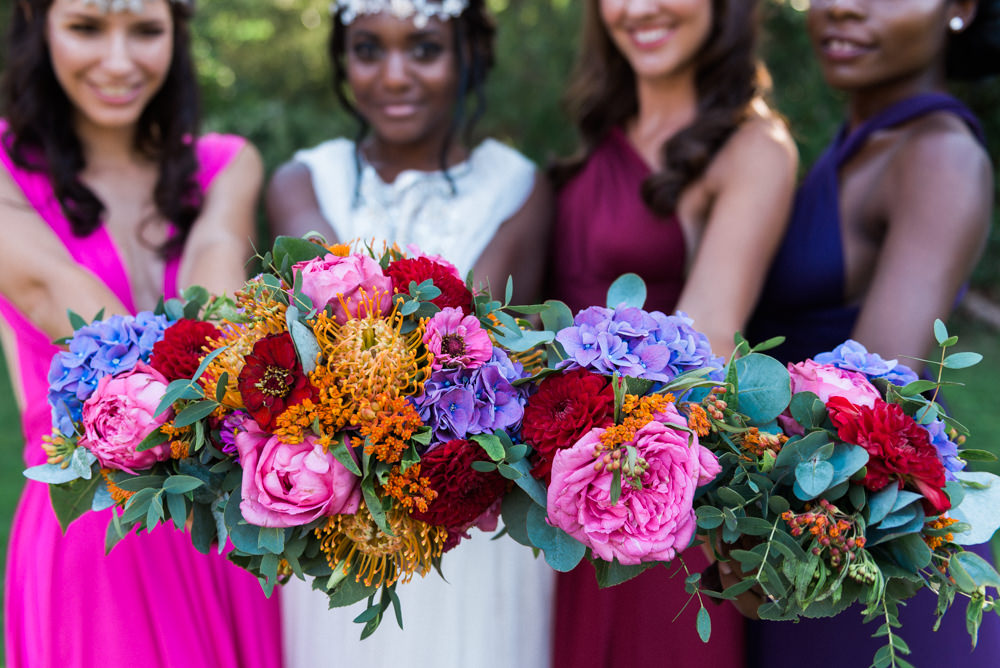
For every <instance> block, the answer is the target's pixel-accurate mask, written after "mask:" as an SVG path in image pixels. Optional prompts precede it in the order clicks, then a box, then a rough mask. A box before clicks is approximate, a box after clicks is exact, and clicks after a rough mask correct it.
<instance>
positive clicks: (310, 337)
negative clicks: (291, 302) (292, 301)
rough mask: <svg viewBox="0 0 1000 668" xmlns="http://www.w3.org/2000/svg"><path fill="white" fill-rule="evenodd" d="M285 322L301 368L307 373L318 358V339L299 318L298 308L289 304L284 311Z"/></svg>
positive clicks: (314, 367) (310, 371)
mask: <svg viewBox="0 0 1000 668" xmlns="http://www.w3.org/2000/svg"><path fill="white" fill-rule="evenodd" d="M285 323H286V324H287V325H288V333H289V334H290V335H291V337H292V343H293V344H295V352H296V353H297V354H298V356H299V362H300V363H301V364H302V370H303V371H304V372H305V373H307V374H309V373H312V372H313V371H314V370H315V369H316V360H317V359H319V354H320V348H319V341H317V340H316V335H315V334H313V333H312V330H311V329H309V328H308V327H306V326H305V325H303V324H302V322H301V321H300V320H299V310H298V309H297V308H295V307H294V306H289V307H288V310H286V311H285Z"/></svg>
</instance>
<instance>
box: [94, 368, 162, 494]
mask: <svg viewBox="0 0 1000 668" xmlns="http://www.w3.org/2000/svg"><path fill="white" fill-rule="evenodd" d="M167 384H168V381H167V379H166V378H164V377H163V374H161V373H160V372H159V371H157V370H156V369H154V368H153V367H151V366H149V365H148V364H146V363H144V362H136V365H135V366H134V367H133V368H132V369H131V370H129V371H127V372H125V373H122V374H119V375H117V376H104V377H103V378H101V380H100V381H98V383H97V389H96V390H94V393H93V394H91V395H90V398H89V399H87V401H85V402H84V404H83V437H82V438H81V439H80V445H82V446H84V447H85V448H87V449H88V450H90V451H91V452H92V453H94V455H96V456H97V459H98V461H100V463H101V466H102V467H104V468H109V469H120V470H122V471H128V472H129V473H132V474H135V469H148V468H150V467H151V466H152V465H153V464H155V463H156V462H161V461H163V460H165V459H169V457H170V445H169V444H167V443H164V444H162V445H158V446H156V447H155V448H151V449H149V450H144V451H142V452H137V451H136V448H137V447H138V446H139V444H140V443H142V441H143V439H144V438H146V437H147V436H149V435H150V434H152V433H153V432H154V431H156V429H157V428H159V426H160V425H161V424H163V423H164V422H166V421H167V418H169V417H170V411H164V412H163V414H161V415H159V416H156V415H155V412H156V407H157V406H158V405H159V403H160V400H161V399H163V395H164V393H165V392H166V391H167Z"/></svg>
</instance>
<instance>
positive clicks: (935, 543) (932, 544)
mask: <svg viewBox="0 0 1000 668" xmlns="http://www.w3.org/2000/svg"><path fill="white" fill-rule="evenodd" d="M956 522H958V520H956V519H955V518H954V517H945V516H944V515H942V516H941V517H939V518H937V519H936V520H933V521H931V522H928V523H927V528H928V529H936V530H939V531H940V530H941V529H947V528H948V527H950V526H951V525H952V524H955V523H956ZM953 540H955V536H954V534H952V533H951V532H950V531H949V532H948V533H946V534H945V535H944V536H924V542H925V543H927V547H929V548H931V549H932V550H936V549H938V548H939V547H941V546H942V545H944V544H945V543H950V542H952V541H953Z"/></svg>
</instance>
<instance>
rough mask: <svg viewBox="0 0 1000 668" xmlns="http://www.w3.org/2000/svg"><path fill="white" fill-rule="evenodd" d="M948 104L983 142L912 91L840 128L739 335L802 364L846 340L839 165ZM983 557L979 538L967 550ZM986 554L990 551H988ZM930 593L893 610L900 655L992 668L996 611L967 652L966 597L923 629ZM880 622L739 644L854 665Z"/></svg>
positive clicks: (772, 627)
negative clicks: (776, 339) (769, 342)
mask: <svg viewBox="0 0 1000 668" xmlns="http://www.w3.org/2000/svg"><path fill="white" fill-rule="evenodd" d="M940 111H947V112H950V113H953V114H955V115H957V116H959V117H960V118H962V119H963V120H964V121H965V122H966V123H967V124H968V126H969V128H970V129H971V130H972V132H973V133H974V134H975V135H976V137H977V138H978V139H979V140H980V141H981V142H983V141H984V138H983V132H982V129H981V127H980V125H979V122H978V120H977V119H976V118H975V116H974V115H973V114H972V112H971V111H969V109H968V108H966V107H965V106H964V105H962V103H961V102H959V101H958V100H956V99H955V98H953V97H950V96H948V95H943V94H938V93H934V94H926V95H918V96H916V97H912V98H909V99H906V100H903V101H901V102H898V103H896V104H895V105H892V106H890V107H889V108H887V109H885V110H884V111H882V112H881V113H879V114H877V115H876V116H874V117H872V118H871V119H869V120H868V121H866V122H865V123H863V124H861V125H860V126H859V127H858V128H857V129H856V130H854V132H851V133H850V134H848V133H847V130H846V128H844V129H842V130H841V131H840V134H839V135H838V136H837V138H836V140H834V142H833V144H832V145H831V146H830V147H829V148H828V149H827V150H826V152H825V153H824V154H823V155H822V157H820V159H819V160H818V161H817V162H816V164H815V165H814V166H813V168H812V170H811V171H810V172H809V174H808V176H806V178H805V180H804V181H803V182H802V185H801V186H800V187H799V191H798V193H797V195H796V199H795V205H794V208H793V211H792V218H791V221H790V223H789V228H788V232H787V233H786V236H785V240H784V242H783V243H782V245H781V248H780V249H779V251H778V254H777V256H776V258H775V261H774V265H773V266H772V269H771V272H770V274H769V276H768V279H767V282H766V283H765V287H764V291H763V293H762V296H761V300H760V304H759V305H758V307H757V310H756V312H755V314H754V316H753V318H752V320H751V323H750V326H749V327H748V328H747V339H748V340H749V341H750V342H751V343H759V342H761V341H764V340H766V339H768V338H770V337H772V336H778V335H782V336H785V337H786V341H785V343H784V344H782V345H781V346H779V347H778V348H775V349H774V350H773V351H771V353H770V354H773V355H774V356H775V357H777V358H778V359H780V360H781V361H782V362H800V361H802V360H805V359H807V358H810V357H812V356H813V355H816V354H819V353H821V352H825V351H829V350H832V349H833V348H834V347H836V346H837V345H838V344H840V343H842V342H843V341H844V340H845V339H847V338H849V337H850V335H851V331H852V330H853V329H854V323H855V321H856V320H857V317H858V313H859V311H860V304H856V303H855V304H851V303H847V302H846V300H845V299H844V252H843V243H842V240H841V233H840V206H839V190H840V188H839V185H840V184H839V171H840V168H841V167H842V166H843V165H844V164H845V163H846V162H847V161H848V160H850V159H851V157H853V156H854V155H855V154H856V153H857V152H858V150H860V149H861V148H862V147H863V146H864V145H865V143H866V142H867V141H868V139H869V138H870V137H871V135H872V133H873V132H876V131H878V130H883V129H887V128H892V127H895V126H898V125H900V124H902V123H906V122H908V121H911V120H914V119H916V118H918V117H920V116H923V115H926V114H929V113H934V112H940ZM975 552H977V553H978V554H979V555H980V556H983V557H987V558H989V549H988V547H987V546H985V545H983V546H977V547H976V548H975ZM990 560H991V561H992V559H990ZM936 602H937V597H936V596H935V595H933V594H931V593H930V592H927V591H925V592H921V593H920V594H919V595H918V596H916V597H915V598H914V599H913V600H911V601H910V602H909V604H908V605H907V606H906V607H905V608H902V609H901V612H900V621H901V622H902V623H903V628H902V629H901V630H900V631H901V632H900V634H899V635H900V636H901V637H902V638H903V639H904V640H905V641H906V643H907V644H908V645H909V647H910V649H911V650H912V652H913V653H912V654H911V655H909V656H907V657H905V658H906V659H907V660H908V661H909V662H910V663H912V664H913V665H914V666H916V667H917V668H939V667H941V666H956V667H959V666H960V667H961V668H1000V618H998V617H997V615H996V614H995V613H986V614H985V615H984V618H983V625H982V627H981V628H980V631H979V644H978V647H977V649H976V650H975V651H974V652H972V651H971V642H970V640H969V634H968V632H967V631H966V628H965V603H964V599H961V598H956V601H955V604H954V605H953V606H952V609H951V610H950V611H949V612H948V613H947V614H946V615H945V617H944V620H943V621H942V623H941V628H940V629H939V630H938V631H937V632H936V633H933V632H931V629H932V628H933V625H934V609H935V605H936ZM878 626H879V622H878V621H876V622H873V623H872V624H868V625H862V624H861V608H860V607H856V608H853V609H851V610H848V611H846V612H844V613H842V614H841V615H840V616H839V617H836V618H833V619H807V620H803V621H801V622H798V623H797V624H793V623H791V622H749V623H748V628H747V634H746V637H747V651H748V659H749V665H750V667H751V668H800V667H801V666H803V665H808V666H809V668H834V667H836V668H855V667H862V666H868V665H870V664H871V660H872V657H873V656H874V655H875V652H876V651H877V650H878V648H879V647H881V646H882V645H884V644H885V643H884V641H885V638H872V637H871V634H872V633H874V632H875V630H876V629H877V628H878Z"/></svg>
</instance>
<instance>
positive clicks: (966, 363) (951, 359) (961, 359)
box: [942, 353, 983, 369]
mask: <svg viewBox="0 0 1000 668" xmlns="http://www.w3.org/2000/svg"><path fill="white" fill-rule="evenodd" d="M982 361H983V356H982V355H980V354H979V353H952V354H951V355H948V356H947V357H945V358H944V362H942V365H943V366H944V368H946V369H966V368H968V367H970V366H975V365H977V364H979V363H980V362H982Z"/></svg>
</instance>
